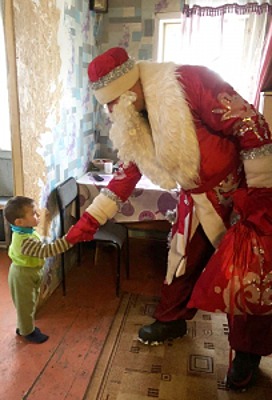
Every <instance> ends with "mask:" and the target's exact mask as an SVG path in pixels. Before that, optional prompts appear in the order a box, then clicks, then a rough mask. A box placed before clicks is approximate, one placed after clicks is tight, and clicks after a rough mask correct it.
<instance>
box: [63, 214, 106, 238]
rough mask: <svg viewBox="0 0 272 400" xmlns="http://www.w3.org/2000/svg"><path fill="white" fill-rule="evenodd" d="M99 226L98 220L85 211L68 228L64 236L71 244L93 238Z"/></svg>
mask: <svg viewBox="0 0 272 400" xmlns="http://www.w3.org/2000/svg"><path fill="white" fill-rule="evenodd" d="M99 226H100V224H99V223H98V221H97V220H96V219H95V218H94V217H92V216H91V215H90V214H89V213H88V212H87V211H85V212H84V213H83V214H82V216H81V218H80V220H78V221H77V223H76V224H75V225H73V226H72V227H71V228H70V229H69V231H68V233H67V235H66V236H65V238H66V240H67V242H69V243H71V244H76V243H79V242H87V241H90V240H93V237H94V234H95V233H96V231H97V230H98V228H99Z"/></svg>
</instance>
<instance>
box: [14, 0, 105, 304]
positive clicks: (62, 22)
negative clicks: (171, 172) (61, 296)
mask: <svg viewBox="0 0 272 400" xmlns="http://www.w3.org/2000/svg"><path fill="white" fill-rule="evenodd" d="M13 7H14V8H13V10H14V26H15V41H16V62H17V73H18V78H17V79H18V95H19V110H20V134H21V143H22V153H23V159H22V166H23V171H24V194H25V195H26V196H30V197H32V198H34V199H35V200H36V202H37V203H38V205H39V206H40V207H41V208H43V207H48V208H49V210H50V212H51V216H52V219H53V222H52V229H51V237H50V239H51V240H52V239H55V237H56V236H57V235H58V231H59V218H58V214H57V208H56V199H55V194H54V189H55V187H56V185H57V184H58V183H60V182H61V181H63V180H64V179H66V178H67V177H68V176H75V177H77V176H81V175H82V174H83V173H84V172H85V169H86V166H87V164H88V162H89V159H91V158H92V157H93V156H94V154H95V150H96V147H97V146H96V143H95V138H94V121H95V118H94V104H93V97H92V95H91V93H90V90H89V85H88V77H87V66H88V63H89V62H90V60H91V59H92V57H93V54H95V51H96V50H95V46H94V35H93V32H94V27H95V16H94V13H92V12H90V10H89V0H64V1H59V0H51V1H47V0H24V1H20V0H14V2H13ZM98 148H99V145H98ZM57 261H58V260H57ZM56 264H58V262H56V259H48V260H47V261H46V267H45V277H44V285H43V290H42V293H43V294H42V296H43V297H46V296H47V295H48V293H50V292H51V291H52V290H53V289H54V288H55V287H56V285H57V283H58V281H59V275H60V271H59V268H58V265H56ZM55 267H57V268H55Z"/></svg>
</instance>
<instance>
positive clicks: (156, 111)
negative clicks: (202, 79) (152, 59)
mask: <svg viewBox="0 0 272 400" xmlns="http://www.w3.org/2000/svg"><path fill="white" fill-rule="evenodd" d="M139 67H140V77H141V81H142V86H143V90H144V95H145V102H146V106H147V111H148V121H147V120H146V119H145V118H144V117H143V116H142V115H141V114H140V113H139V112H137V111H136V109H135V107H134V104H133V103H134V101H135V99H136V95H135V93H133V92H126V93H124V94H123V95H122V96H121V97H120V99H119V102H118V103H117V104H116V105H115V106H114V107H113V112H112V113H111V120H112V123H113V124H112V127H111V129H110V139H111V141H112V143H113V146H114V148H115V149H117V150H118V157H119V159H120V160H122V161H123V162H124V163H125V164H129V163H130V162H133V163H135V164H136V165H137V166H138V168H139V170H140V172H141V173H142V174H144V175H146V176H147V177H148V178H149V179H150V180H151V181H152V182H153V183H154V184H156V185H159V186H160V187H161V188H163V189H166V190H170V189H175V188H177V186H179V185H180V186H181V187H182V188H183V189H192V188H195V187H197V182H198V178H199V175H198V172H199V159H200V154H199V144H198V140H197V138H196V133H195V128H194V124H193V121H192V116H191V113H190V110H189V107H188V105H187V102H186V100H185V96H184V94H183V91H182V87H181V85H180V83H178V81H177V79H176V76H175V68H176V66H175V65H174V64H172V63H169V64H155V63H147V62H143V63H139ZM164 75H166V77H164ZM158 79H160V81H159V80H158ZM158 82H160V85H158ZM165 82H167V83H165ZM158 86H160V87H159V88H158ZM158 89H159V90H158ZM154 93H156V95H154Z"/></svg>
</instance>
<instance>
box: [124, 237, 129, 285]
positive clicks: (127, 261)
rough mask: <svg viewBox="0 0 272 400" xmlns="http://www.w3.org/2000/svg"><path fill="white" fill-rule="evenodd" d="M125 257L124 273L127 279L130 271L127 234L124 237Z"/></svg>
mask: <svg viewBox="0 0 272 400" xmlns="http://www.w3.org/2000/svg"><path fill="white" fill-rule="evenodd" d="M125 257H126V275H127V279H129V276H130V271H129V237H128V235H127V238H126V254H125Z"/></svg>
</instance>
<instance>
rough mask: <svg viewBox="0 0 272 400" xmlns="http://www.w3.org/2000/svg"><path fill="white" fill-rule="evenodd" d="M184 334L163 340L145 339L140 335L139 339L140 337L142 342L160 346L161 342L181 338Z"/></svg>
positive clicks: (147, 344)
mask: <svg viewBox="0 0 272 400" xmlns="http://www.w3.org/2000/svg"><path fill="white" fill-rule="evenodd" d="M183 336H184V335H182V336H177V337H175V338H171V337H169V338H167V339H164V340H162V341H158V340H153V341H149V340H144V339H142V338H140V337H139V336H138V338H137V339H138V341H139V342H140V343H142V344H145V345H146V346H160V345H161V344H164V342H165V341H167V340H176V339H181V338H182V337H183Z"/></svg>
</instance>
